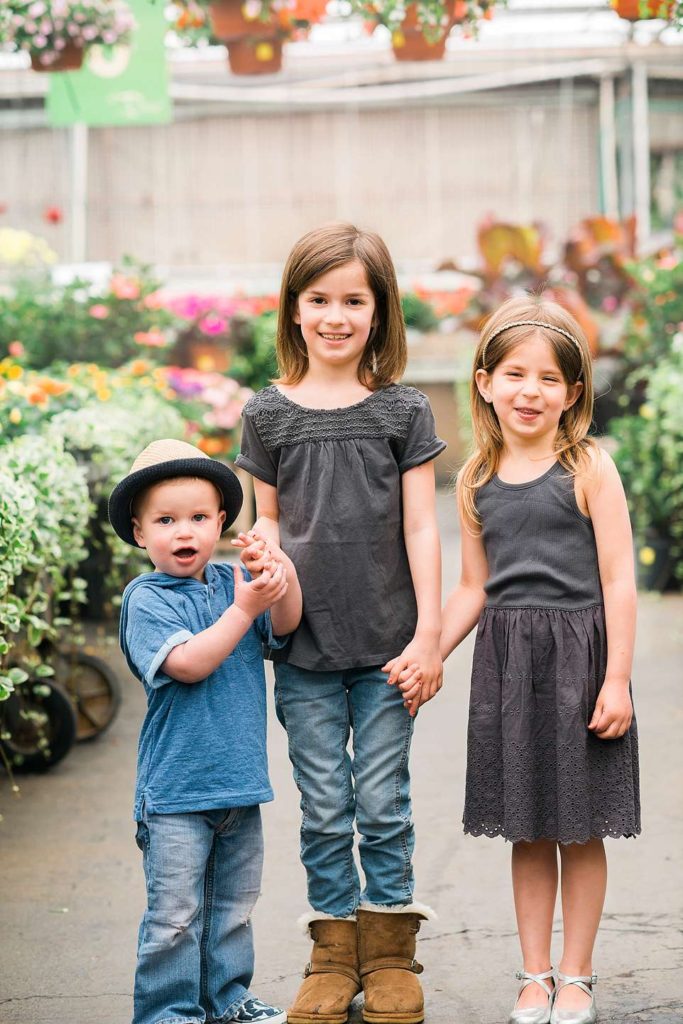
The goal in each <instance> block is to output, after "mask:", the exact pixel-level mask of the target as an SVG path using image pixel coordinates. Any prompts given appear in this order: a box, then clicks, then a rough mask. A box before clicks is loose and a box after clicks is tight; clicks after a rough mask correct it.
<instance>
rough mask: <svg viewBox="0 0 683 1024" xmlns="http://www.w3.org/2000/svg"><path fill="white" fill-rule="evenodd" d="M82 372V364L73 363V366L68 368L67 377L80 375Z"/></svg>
mask: <svg viewBox="0 0 683 1024" xmlns="http://www.w3.org/2000/svg"><path fill="white" fill-rule="evenodd" d="M80 372H81V364H80V363H72V364H71V366H68V367H67V369H66V375H67V377H78V376H79V375H80Z"/></svg>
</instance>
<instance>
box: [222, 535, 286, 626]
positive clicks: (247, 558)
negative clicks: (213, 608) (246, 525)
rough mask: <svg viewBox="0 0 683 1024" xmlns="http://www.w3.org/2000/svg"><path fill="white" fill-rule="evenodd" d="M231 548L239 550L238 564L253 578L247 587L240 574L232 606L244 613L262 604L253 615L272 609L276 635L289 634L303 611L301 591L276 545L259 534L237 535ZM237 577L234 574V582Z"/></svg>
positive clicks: (284, 556) (236, 574)
mask: <svg viewBox="0 0 683 1024" xmlns="http://www.w3.org/2000/svg"><path fill="white" fill-rule="evenodd" d="M233 544H234V545H235V547H238V548H241V549H242V553H241V555H240V560H241V562H242V564H243V565H244V567H245V569H246V570H247V571H248V572H249V574H250V575H251V576H252V577H253V579H252V580H251V582H250V583H247V582H246V580H244V579H242V578H241V573H239V576H240V583H239V584H238V583H237V582H236V583H235V604H236V605H237V606H238V607H239V608H242V609H243V610H246V607H247V606H248V607H256V605H257V604H258V603H259V602H261V603H262V605H263V606H262V607H261V608H260V610H259V611H258V612H257V613H256V614H257V615H260V614H261V612H263V611H265V610H266V608H270V609H271V618H272V622H273V629H274V631H275V634H276V635H277V636H284V635H286V634H287V633H291V632H292V630H294V629H296V627H297V626H298V625H299V622H300V620H301V607H302V600H301V588H300V587H299V581H298V579H297V575H296V570H295V568H294V566H293V564H292V562H291V561H290V559H289V558H288V557H287V555H286V554H285V553H284V551H283V550H282V549H281V548H280V547H279V546H278V545H277V544H276V543H275V541H272V540H268V539H267V538H266V537H264V536H263V534H261V533H259V532H258V530H249V532H248V533H240V534H238V535H237V537H236V539H235V540H233ZM237 576H238V573H237V572H235V580H236V581H237ZM285 595H286V598H285ZM282 598H285V600H284V601H283V600H282ZM278 602H280V603H279V604H278Z"/></svg>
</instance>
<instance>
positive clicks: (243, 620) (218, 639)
mask: <svg viewBox="0 0 683 1024" xmlns="http://www.w3.org/2000/svg"><path fill="white" fill-rule="evenodd" d="M233 573H234V577H235V599H234V601H233V603H232V604H231V605H230V607H229V608H227V609H226V611H224V612H223V614H222V615H221V617H220V619H218V621H217V622H214V624H213V625H212V626H209V627H208V628H207V629H203V630H202V631H201V633H196V634H195V635H194V636H193V637H192V639H191V640H186V641H185V643H184V644H178V646H177V647H174V648H173V650H172V651H171V653H170V654H169V655H168V657H167V658H166V660H165V661H164V663H163V665H162V666H161V670H162V672H165V673H166V675H169V676H171V678H172V679H175V680H177V681H178V682H179V683H199V682H201V681H202V680H203V679H206V677H207V676H209V675H211V673H212V672H214V671H215V670H216V669H217V668H218V666H219V665H220V664H221V662H223V661H225V659H226V658H227V657H228V655H229V654H231V653H232V652H233V651H234V649H235V647H237V644H238V643H239V641H240V640H241V639H242V637H243V636H244V634H245V633H246V632H247V630H248V629H249V628H250V626H251V624H252V622H253V621H254V619H256V618H258V616H259V615H261V614H262V613H263V612H264V611H266V609H267V608H270V607H271V605H273V604H274V603H275V602H276V601H279V600H280V599H281V598H282V597H284V595H285V593H286V592H287V578H286V574H285V569H284V567H283V566H282V565H278V566H276V567H275V569H274V570H273V572H272V573H270V572H267V571H266V572H264V573H262V575H261V576H259V578H258V579H256V580H252V581H251V582H250V583H247V581H246V580H245V579H244V577H243V576H242V570H241V568H240V567H239V566H233Z"/></svg>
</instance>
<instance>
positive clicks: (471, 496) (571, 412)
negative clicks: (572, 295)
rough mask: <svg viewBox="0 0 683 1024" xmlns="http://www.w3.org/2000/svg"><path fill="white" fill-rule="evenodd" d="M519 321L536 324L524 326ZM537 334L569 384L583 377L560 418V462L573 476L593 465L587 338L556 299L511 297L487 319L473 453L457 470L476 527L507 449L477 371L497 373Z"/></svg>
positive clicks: (466, 515) (479, 357) (463, 502)
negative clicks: (485, 490) (484, 492)
mask: <svg viewBox="0 0 683 1024" xmlns="http://www.w3.org/2000/svg"><path fill="white" fill-rule="evenodd" d="M520 321H533V323H532V324H528V323H527V324H522V325H520ZM508 325H510V326H508ZM553 328H555V329H553ZM537 335H540V336H541V337H542V338H543V339H544V340H545V341H547V342H548V344H549V345H550V347H551V348H552V351H553V354H554V356H555V359H556V361H557V365H558V366H559V368H560V371H561V373H562V376H563V377H564V380H565V382H566V383H567V384H569V385H571V384H575V383H577V382H578V381H580V382H581V384H582V385H583V388H582V390H581V393H580V394H579V397H578V398H577V400H576V401H575V402H574V404H573V405H572V406H571V407H570V408H569V409H567V410H565V412H563V413H562V416H561V418H560V422H559V425H558V429H557V436H556V438H555V453H556V455H557V459H558V462H559V463H560V464H561V465H562V466H563V467H564V469H566V470H567V472H568V473H570V474H572V475H573V476H574V475H576V473H578V472H581V471H584V470H589V469H591V468H592V460H591V453H592V452H593V451H594V450H595V442H594V441H592V440H591V439H590V438H589V437H588V431H589V429H590V425H591V420H592V418H593V365H592V362H591V355H590V350H589V348H588V342H587V341H586V337H585V335H584V333H583V331H582V330H581V327H580V326H579V324H578V323H577V322H576V320H575V319H574V317H573V316H572V315H571V314H570V313H568V312H567V311H566V310H565V309H563V308H562V307H561V306H559V305H558V304H557V303H556V302H549V301H547V300H544V299H543V298H541V297H538V298H536V297H534V296H529V295H526V296H524V297H523V298H516V299H508V301H507V302H504V303H503V305H502V306H501V307H500V309H498V310H497V311H496V312H495V313H493V315H492V316H491V317H490V318H489V319H488V320H487V321H486V324H485V326H484V329H483V331H482V333H481V337H480V339H479V344H478V345H477V350H476V352H475V354H474V364H473V367H472V379H471V381H470V413H471V416H472V434H473V442H474V453H473V454H472V455H471V456H470V457H469V459H468V460H467V462H466V463H465V465H464V466H463V468H462V469H461V471H460V473H459V474H458V491H457V494H458V506H459V508H460V512H461V514H462V517H463V519H464V521H465V523H466V524H468V525H469V526H471V527H472V526H473V527H474V528H475V529H476V528H477V527H478V524H479V515H478V513H477V491H478V490H479V488H480V487H483V486H484V484H485V483H488V481H489V480H490V479H491V477H492V476H493V475H494V473H495V472H496V470H497V469H498V463H499V461H500V456H501V453H502V451H503V448H504V442H503V433H502V431H501V428H500V423H499V421H498V416H497V415H496V412H495V409H494V408H493V405H491V404H490V403H488V402H486V401H485V400H484V398H483V396H482V395H481V393H480V391H479V388H478V387H477V381H476V376H477V371H478V370H485V371H486V372H487V373H489V374H490V373H492V372H493V370H494V369H495V368H496V366H497V365H498V363H500V362H501V360H502V359H504V358H505V356H506V355H507V353H508V352H510V351H511V350H512V349H513V348H515V347H516V346H517V345H520V344H521V343H522V342H524V341H527V340H528V339H529V338H532V337H534V336H537ZM567 335H569V337H567Z"/></svg>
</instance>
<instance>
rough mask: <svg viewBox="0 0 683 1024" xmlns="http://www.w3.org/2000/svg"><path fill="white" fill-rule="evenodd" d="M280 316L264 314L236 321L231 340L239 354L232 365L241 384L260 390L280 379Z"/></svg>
mask: <svg viewBox="0 0 683 1024" xmlns="http://www.w3.org/2000/svg"><path fill="white" fill-rule="evenodd" d="M276 333H277V313H276V312H275V311H272V312H267V313H261V315H260V316H256V317H252V318H250V319H247V318H244V317H242V318H235V319H234V320H233V321H232V324H231V338H232V339H233V343H234V345H235V354H234V355H233V357H232V360H231V363H230V375H231V376H232V377H234V378H235V380H238V381H239V382H240V384H243V385H245V386H246V387H249V388H252V389H253V390H254V391H259V390H260V389H261V388H265V387H267V386H268V385H269V384H270V382H271V380H272V379H273V377H276V376H277V359H276V357H275V335H276Z"/></svg>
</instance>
